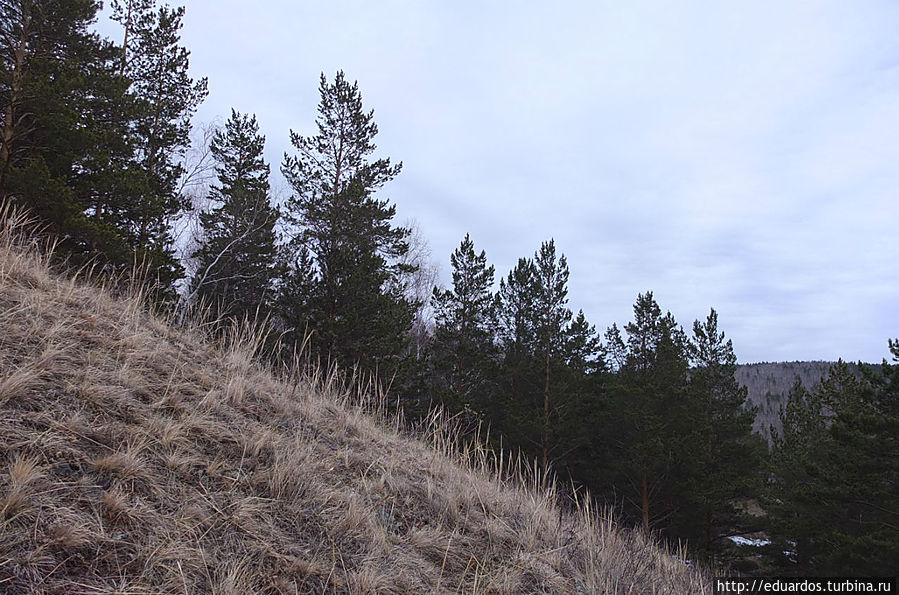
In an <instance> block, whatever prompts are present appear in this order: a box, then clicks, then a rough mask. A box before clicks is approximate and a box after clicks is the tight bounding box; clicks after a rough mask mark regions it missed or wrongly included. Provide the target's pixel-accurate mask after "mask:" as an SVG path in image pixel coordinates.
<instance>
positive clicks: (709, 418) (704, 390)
mask: <svg viewBox="0 0 899 595" xmlns="http://www.w3.org/2000/svg"><path fill="white" fill-rule="evenodd" d="M690 355H691V359H692V362H693V367H692V370H691V373H690V389H691V391H692V395H691V398H695V399H698V403H697V404H698V405H699V408H698V409H697V411H698V412H700V413H701V417H700V418H699V419H698V420H697V421H696V424H697V427H699V428H701V436H700V439H701V440H702V442H703V443H702V445H701V448H700V449H699V454H698V455H697V457H696V463H697V465H696V467H695V469H696V472H697V475H696V477H695V479H694V481H692V482H690V492H691V493H690V499H691V500H693V501H694V502H695V503H696V507H697V509H698V512H700V513H701V515H702V516H701V520H700V521H699V523H697V522H696V518H695V517H692V518H688V526H684V527H682V528H681V529H680V533H681V534H685V533H688V532H690V531H691V530H692V529H693V527H695V526H696V524H701V525H702V526H703V535H702V541H703V543H704V546H705V548H706V549H707V550H708V549H710V548H711V546H712V543H713V541H714V540H716V539H719V538H721V537H723V536H725V535H730V534H732V533H733V532H734V530H735V529H736V528H737V526H738V525H739V524H740V522H741V519H742V515H741V514H740V513H739V511H738V510H737V508H736V507H735V506H734V503H735V501H736V500H737V499H738V498H742V499H747V498H749V497H750V496H753V495H757V494H758V490H759V485H758V483H759V471H760V465H761V459H762V456H763V454H764V452H765V450H766V449H765V445H764V443H763V441H762V440H761V438H760V437H759V436H757V435H753V434H752V423H753V421H754V420H755V413H756V411H755V408H754V407H752V406H751V404H750V403H749V402H748V401H747V391H746V388H745V387H742V386H740V385H739V383H737V380H736V378H735V377H734V373H735V372H736V369H737V358H736V356H735V355H734V351H733V344H732V342H731V341H730V340H726V341H725V336H724V333H723V332H719V330H718V313H717V312H715V310H714V309H712V310H711V311H710V312H709V315H708V317H707V318H706V320H705V322H702V323H700V321H698V320H697V321H695V322H694V323H693V340H692V342H691V344H690ZM684 524H687V523H684Z"/></svg>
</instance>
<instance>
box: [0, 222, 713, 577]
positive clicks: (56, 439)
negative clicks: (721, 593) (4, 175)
mask: <svg viewBox="0 0 899 595" xmlns="http://www.w3.org/2000/svg"><path fill="white" fill-rule="evenodd" d="M10 221H11V219H10V217H9V213H8V212H6V213H3V212H0V222H6V227H5V228H3V229H2V230H0V435H2V436H4V440H3V441H2V443H0V591H3V592H10V593H59V592H79V593H110V592H114V593H206V592H214V593H255V592H258V593H298V592H311V593H326V592H340V593H344V592H346V593H373V592H379V593H410V592H419V593H425V592H454V593H455V592H464V593H528V592H532V593H533V592H552V593H594V592H604V593H634V592H640V593H708V592H711V588H710V586H709V585H708V583H707V582H706V580H705V579H704V578H703V577H702V576H700V575H699V573H697V572H696V571H694V570H692V569H691V568H689V567H688V566H687V565H685V564H684V562H683V561H682V560H681V559H679V558H677V557H676V556H673V555H670V554H668V553H665V552H664V551H662V550H661V549H659V548H658V547H657V546H656V545H654V544H652V543H649V542H647V541H646V540H645V539H644V538H643V537H642V535H641V534H640V533H636V532H632V531H629V530H624V529H619V528H617V527H616V526H615V525H614V523H613V522H612V521H611V520H609V519H608V518H606V517H605V516H603V515H602V514H598V513H596V512H593V511H591V510H590V509H589V507H586V506H583V505H582V506H581V507H579V511H576V512H565V511H562V510H561V509H560V508H559V507H558V506H557V505H556V504H555V498H554V495H553V493H552V491H551V490H549V491H547V490H544V489H540V488H539V487H536V486H537V485H538V484H539V481H531V482H530V483H527V482H525V480H524V479H523V478H524V477H525V475H526V474H524V473H522V472H521V471H519V472H518V473H510V472H509V471H508V465H505V468H503V467H504V466H503V465H502V464H501V463H500V464H498V463H496V462H495V461H491V460H488V458H487V457H486V455H485V454H484V453H483V452H481V451H477V450H476V451H470V452H468V453H457V452H453V451H452V450H451V449H450V448H448V447H446V446H445V444H446V440H445V439H443V440H441V438H440V436H441V432H440V431H439V425H438V427H437V428H436V430H435V431H434V432H432V439H431V441H430V443H427V442H426V441H424V440H420V439H413V438H411V437H408V436H406V435H404V434H403V433H402V432H399V431H398V430H396V429H395V427H394V426H392V425H390V424H389V423H387V422H386V421H384V420H379V419H378V418H376V417H374V416H371V415H369V414H367V413H365V412H364V411H363V410H362V409H361V408H360V407H359V406H355V405H353V404H352V398H351V397H350V396H349V395H347V394H345V393H344V392H342V391H339V390H337V387H336V385H335V383H334V382H329V381H328V380H327V379H325V378H322V377H320V376H314V375H313V376H303V377H302V378H293V379H289V378H277V377H275V376H274V375H272V374H271V373H270V372H268V371H266V370H265V369H264V368H263V367H261V366H259V365H257V364H256V363H255V362H254V361H253V359H252V357H251V352H252V339H247V340H244V341H238V340H232V341H230V342H228V343H227V344H226V345H224V346H216V345H213V344H211V343H209V342H208V341H205V340H203V339H202V338H201V337H200V335H199V334H198V333H197V332H196V331H188V330H177V329H174V328H172V327H171V326H169V325H168V324H167V323H166V322H165V321H163V320H162V319H160V318H158V317H154V316H152V315H150V314H149V313H147V311H146V309H145V308H144V307H143V306H142V305H141V301H140V300H139V299H138V298H134V297H130V298H115V297H113V296H112V295H111V293H110V292H109V291H106V290H103V289H99V288H96V287H94V286H91V285H90V284H83V283H81V282H79V281H77V280H72V279H66V278H63V277H60V276H57V275H55V274H53V273H51V271H50V269H49V267H48V266H47V264H46V257H45V256H41V255H39V254H38V253H37V250H36V249H35V248H34V244H33V243H31V242H29V241H28V239H27V238H21V237H17V234H18V233H19V232H20V231H21V229H22V228H21V226H20V225H19V224H15V223H14V224H12V225H10ZM23 246H28V248H27V249H26V248H24V247H23ZM435 445H436V446H437V447H438V448H435ZM441 445H443V448H440V447H441ZM463 461H467V462H466V463H464V464H463ZM497 467H499V468H500V474H499V475H498V474H497V473H496V468H497ZM499 477H502V478H503V479H502V480H501V479H498V478H499Z"/></svg>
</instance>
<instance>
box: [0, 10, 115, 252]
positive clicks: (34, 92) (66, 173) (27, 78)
mask: <svg viewBox="0 0 899 595" xmlns="http://www.w3.org/2000/svg"><path fill="white" fill-rule="evenodd" d="M97 10H98V4H97V3H96V2H93V1H92V0H71V1H61V0H57V1H52V0H43V1H40V0H5V1H4V2H2V12H0V15H2V16H0V38H2V46H0V51H2V56H0V67H2V70H0V111H2V116H0V117H2V121H0V126H2V129H0V196H2V197H11V198H12V199H13V200H14V201H16V202H18V203H19V204H21V205H23V206H25V207H27V208H28V209H29V210H30V212H31V214H32V215H33V216H35V217H37V219H38V220H39V221H40V223H41V224H42V225H44V227H45V229H46V230H47V231H50V232H52V233H54V234H56V235H57V236H58V237H60V238H61V245H60V250H61V252H63V253H69V254H76V255H78V254H82V255H89V254H91V253H92V252H95V251H98V250H104V251H107V252H109V253H110V254H113V255H115V256H117V257H119V258H121V257H123V256H124V254H125V252H126V248H125V244H124V241H123V240H122V238H121V237H120V234H119V233H118V231H117V230H116V229H115V228H114V226H110V225H108V224H106V223H104V222H100V221H94V220H91V219H89V218H88V217H87V216H86V215H85V209H86V208H88V207H89V206H90V200H91V195H92V193H94V192H100V191H102V189H103V188H104V186H107V185H108V184H107V183H106V178H107V177H108V175H109V168H108V167H106V163H105V159H104V153H105V152H108V153H116V152H121V151H122V150H123V148H122V146H121V144H117V140H116V137H115V135H114V134H113V133H114V132H115V130H111V129H110V127H109V126H108V121H107V118H106V110H107V108H108V106H109V105H110V104H111V103H113V102H115V100H116V99H117V98H118V97H120V96H121V94H122V92H123V90H124V88H125V87H126V82H125V81H123V80H122V79H121V78H120V77H117V76H116V74H115V72H114V70H113V68H112V60H113V58H114V49H113V48H112V46H111V45H110V44H108V43H106V42H104V41H102V40H100V38H99V37H98V36H97V35H95V34H92V33H90V32H89V25H90V23H91V22H92V21H93V20H94V18H95V16H96V13H97ZM125 149H127V147H125Z"/></svg>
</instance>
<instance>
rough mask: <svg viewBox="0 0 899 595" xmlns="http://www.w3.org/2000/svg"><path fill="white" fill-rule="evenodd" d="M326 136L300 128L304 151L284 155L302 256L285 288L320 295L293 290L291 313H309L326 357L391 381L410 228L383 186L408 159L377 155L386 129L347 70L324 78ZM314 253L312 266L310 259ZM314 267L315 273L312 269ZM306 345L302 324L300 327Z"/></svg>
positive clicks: (404, 317)
mask: <svg viewBox="0 0 899 595" xmlns="http://www.w3.org/2000/svg"><path fill="white" fill-rule="evenodd" d="M319 92H320V95H321V101H320V102H319V105H318V117H317V118H316V126H317V128H318V131H317V134H315V135H313V136H303V135H300V134H298V133H296V132H293V131H291V135H290V136H291V142H292V143H293V145H294V147H295V148H296V149H297V151H298V153H297V155H295V156H293V157H290V156H287V155H285V156H284V161H283V164H282V168H281V171H282V172H283V173H284V176H285V177H286V178H287V181H288V183H289V184H290V185H291V187H292V188H293V191H294V193H293V195H292V196H291V197H290V198H289V199H288V201H287V204H286V213H285V219H286V220H287V222H288V223H290V224H291V225H292V226H293V230H294V236H293V239H292V242H291V246H292V248H293V251H294V255H295V258H294V259H292V260H293V262H292V265H293V266H292V269H291V271H290V273H289V277H299V278H302V279H304V280H307V281H308V280H309V279H310V277H311V278H312V279H313V281H312V282H307V281H303V282H297V281H294V280H292V279H290V278H288V280H287V282H286V283H285V287H293V288H297V287H308V289H309V290H311V292H312V293H311V295H298V296H289V295H284V296H282V299H281V300H280V304H281V308H282V312H283V318H284V319H285V320H293V321H298V319H300V318H301V316H297V310H299V311H301V312H302V313H303V314H304V316H305V317H306V318H307V321H308V328H309V329H311V330H312V336H311V337H312V340H311V344H312V346H313V349H314V350H315V352H316V354H317V355H318V356H319V357H321V358H322V359H323V360H324V361H333V360H337V361H339V362H341V363H342V364H343V365H344V366H353V365H355V364H357V363H358V364H361V365H362V366H363V367H364V368H366V369H368V370H372V371H374V370H377V371H378V372H379V373H380V374H381V376H382V377H386V378H389V377H390V376H391V375H392V374H393V373H395V372H396V371H397V370H398V368H399V364H400V360H401V356H402V355H403V353H404V346H405V343H406V341H407V332H408V330H409V328H410V326H411V321H412V312H413V306H414V305H413V304H410V303H409V302H408V301H407V300H406V298H405V297H404V296H403V295H402V291H401V289H402V283H401V282H400V281H399V280H398V279H397V276H398V275H400V274H401V273H402V272H403V268H407V265H401V264H397V262H398V261H399V260H400V258H401V257H402V255H403V254H405V253H406V251H408V249H409V246H408V243H407V237H408V234H409V230H407V229H405V228H402V227H394V226H393V224H392V220H393V217H394V216H395V214H396V207H395V206H393V205H391V204H390V201H389V200H388V199H378V198H375V196H374V194H375V192H376V191H377V190H378V189H380V188H381V187H382V186H383V185H384V184H386V183H387V182H389V181H390V180H391V179H393V178H394V177H395V176H396V175H397V174H398V173H399V171H400V169H401V164H398V165H392V164H391V163H390V159H387V158H382V159H376V160H372V159H371V158H370V156H371V154H372V153H373V152H374V151H375V149H376V146H375V143H374V138H375V136H376V135H377V133H378V127H377V125H376V124H375V122H374V112H373V111H368V112H366V111H364V110H363V107H362V95H361V93H360V92H359V86H358V84H357V83H353V84H350V83H349V82H348V81H347V80H346V78H345V76H344V74H343V72H338V73H337V75H336V77H335V79H334V82H333V83H328V81H327V79H326V78H325V76H324V74H322V77H321V82H320V86H319ZM304 259H305V262H304ZM310 264H311V265H312V266H314V269H315V270H314V272H311V273H310V271H309V270H308V268H306V267H308V266H309V265H310ZM294 332H295V333H297V336H295V338H296V340H297V342H300V340H301V339H302V337H300V336H298V335H299V333H302V332H303V329H302V328H299V327H298V326H295V327H294Z"/></svg>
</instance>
